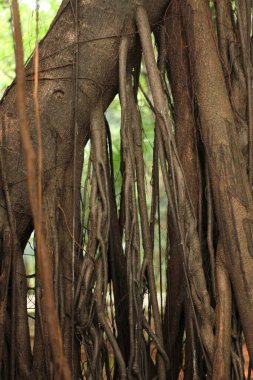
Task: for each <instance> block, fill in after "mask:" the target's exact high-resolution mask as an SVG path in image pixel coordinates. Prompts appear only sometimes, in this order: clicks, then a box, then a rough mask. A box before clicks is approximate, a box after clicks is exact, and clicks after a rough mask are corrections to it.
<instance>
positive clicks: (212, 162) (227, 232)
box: [182, 0, 253, 360]
mask: <svg viewBox="0 0 253 380" xmlns="http://www.w3.org/2000/svg"><path fill="white" fill-rule="evenodd" d="M182 9H183V15H184V25H185V30H186V31H187V35H188V44H189V49H190V55H191V64H192V69H193V73H194V84H195V88H194V90H195V94H196V97H197V102H198V107H199V112H200V121H201V131H202V137H203V142H204V145H205V149H206V153H207V159H208V165H209V168H210V175H211V184H212V191H213V195H214V203H215V213H216V217H217V221H218V226H219V232H220V234H221V239H222V242H223V247H224V255H225V264H226V267H227V269H228V273H229V277H230V279H231V282H232V286H233V290H234V293H235V296H236V302H237V306H238V310H239V314H240V318H241V322H242V326H243V332H244V335H245V338H246V342H247V347H248V350H249V354H250V358H251V360H253V337H252V331H253V319H252V313H253V294H252V289H253V277H252V270H253V257H252V250H253V229H252V226H253V202H252V193H251V187H250V185H249V181H248V178H247V171H246V162H245V160H244V158H243V156H242V154H241V150H240V146H239V143H238V135H237V131H236V127H235V121H234V115H233V113H232V109H231V104H230V102H229V98H228V93H227V89H226V84H225V80H224V76H223V72H222V66H221V62H220V59H219V55H218V51H217V43H216V40H215V32H214V31H213V29H212V27H211V25H212V19H211V14H210V11H209V9H208V3H207V2H205V1H193V0H189V1H184V2H183V3H182Z"/></svg>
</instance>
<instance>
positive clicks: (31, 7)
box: [0, 0, 60, 96]
mask: <svg viewBox="0 0 253 380" xmlns="http://www.w3.org/2000/svg"><path fill="white" fill-rule="evenodd" d="M59 5H60V0H41V1H39V36H38V37H39V39H41V38H43V37H44V35H45V34H46V32H47V30H48V28H49V25H50V24H51V22H52V20H53V18H54V17H55V15H56V12H57V10H58V8H59ZM19 9H20V17H21V25H22V34H23V46H24V55H25V60H27V59H28V58H29V56H30V55H31V53H32V52H33V49H34V45H35V39H36V32H35V30H36V12H35V9H36V1H35V0H20V1H19ZM0 18H1V25H0V38H1V49H0V96H1V95H2V94H3V92H4V90H5V88H6V87H7V86H8V85H10V83H11V82H12V80H13V79H14V77H15V62H14V45H13V36H12V18H11V8H10V4H9V2H8V1H6V0H0Z"/></svg>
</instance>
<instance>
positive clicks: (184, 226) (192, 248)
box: [136, 7, 214, 368]
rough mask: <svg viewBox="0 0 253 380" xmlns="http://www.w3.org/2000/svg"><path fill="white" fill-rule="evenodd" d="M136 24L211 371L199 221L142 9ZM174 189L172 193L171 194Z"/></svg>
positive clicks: (167, 185)
mask: <svg viewBox="0 0 253 380" xmlns="http://www.w3.org/2000/svg"><path fill="white" fill-rule="evenodd" d="M136 23H137V26H138V30H139V33H140V39H141V44H142V49H143V55H144V61H145V64H146V68H147V72H148V79H149V84H150V88H151V92H152V97H153V100H154V108H155V112H156V118H157V123H158V142H159V145H158V150H159V158H160V163H161V168H162V173H163V180H164V184H165V189H166V192H167V196H168V202H169V206H170V209H171V210H170V211H171V213H172V219H173V224H174V226H175V227H176V228H175V230H177V231H178V233H179V236H180V240H181V246H182V255H183V262H184V271H185V278H186V284H187V288H188V292H189V296H190V299H191V300H192V307H193V313H194V315H195V323H196V324H197V326H198V329H199V335H200V338H201V341H202V344H203V350H204V351H203V352H204V354H205V355H206V361H207V365H208V366H209V368H210V364H211V363H212V358H213V342H214V336H213V322H214V321H213V311H212V308H211V306H210V299H209V295H208V292H207V289H206V280H205V276H204V272H203V266H202V257H201V251H200V242H199V238H198V234H197V230H196V221H195V218H194V213H193V210H192V205H191V201H190V198H189V194H188V189H187V185H186V183H185V179H184V174H183V171H182V168H181V164H180V160H179V158H178V154H177V150H176V146H175V142H174V137H173V133H172V126H171V123H170V120H169V116H168V112H167V104H166V101H165V95H164V91H163V88H162V85H161V80H160V75H159V71H158V68H157V65H156V62H155V56H154V52H153V47H152V41H151V32H150V27H149V23H148V18H147V14H146V11H145V10H144V8H143V7H138V8H137V12H136ZM166 160H168V163H169V165H170V169H171V177H172V184H170V183H169V180H168V178H169V175H168V173H167V165H166V163H165V162H166ZM171 188H172V190H170V189H171Z"/></svg>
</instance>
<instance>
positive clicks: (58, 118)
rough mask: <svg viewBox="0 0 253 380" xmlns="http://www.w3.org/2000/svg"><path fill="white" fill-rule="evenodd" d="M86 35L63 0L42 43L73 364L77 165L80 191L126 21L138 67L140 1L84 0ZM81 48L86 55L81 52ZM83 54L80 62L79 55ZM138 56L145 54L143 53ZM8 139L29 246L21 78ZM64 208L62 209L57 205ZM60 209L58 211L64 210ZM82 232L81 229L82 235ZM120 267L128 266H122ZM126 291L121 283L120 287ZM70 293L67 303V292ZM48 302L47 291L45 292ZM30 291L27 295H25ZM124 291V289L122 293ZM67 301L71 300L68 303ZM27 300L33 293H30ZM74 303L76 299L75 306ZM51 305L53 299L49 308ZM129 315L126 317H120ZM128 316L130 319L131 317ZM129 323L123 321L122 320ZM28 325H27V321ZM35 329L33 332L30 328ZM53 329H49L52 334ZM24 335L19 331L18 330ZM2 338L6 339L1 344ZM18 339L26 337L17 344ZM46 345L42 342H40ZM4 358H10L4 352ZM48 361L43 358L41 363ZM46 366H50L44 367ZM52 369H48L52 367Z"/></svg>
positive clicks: (51, 182)
mask: <svg viewBox="0 0 253 380" xmlns="http://www.w3.org/2000/svg"><path fill="white" fill-rule="evenodd" d="M167 2H168V1H167V0H159V1H157V2H156V4H155V5H154V4H153V2H152V1H151V0H150V1H147V2H146V4H145V7H146V9H147V12H148V14H149V17H150V22H151V25H155V24H156V23H157V22H158V20H159V18H160V17H161V15H162V12H163V10H164V7H165V6H166V4H167ZM78 8H79V9H78V13H79V14H78V15H76V16H77V17H78V22H79V27H78V30H79V35H78V45H77V44H76V34H75V31H76V29H75V28H76V25H75V15H74V14H73V9H72V6H71V2H70V1H68V0H66V1H64V2H63V3H62V5H61V7H60V10H59V12H58V15H57V16H56V19H55V21H54V22H53V24H52V26H51V27H50V30H49V32H48V33H47V35H46V37H45V39H44V40H43V41H42V42H41V43H40V63H39V80H40V82H39V83H40V84H39V103H40V119H41V129H42V140H43V195H44V204H43V207H44V211H45V214H47V215H48V218H49V221H48V222H47V226H48V227H50V225H51V226H53V224H54V223H55V220H56V219H57V220H58V224H57V231H54V232H52V229H50V228H49V229H48V231H49V232H48V241H50V242H52V241H54V234H55V233H56V234H57V236H58V240H59V242H60V246H59V247H58V248H57V250H58V252H56V251H55V246H54V245H53V244H52V246H51V251H52V268H54V269H53V270H54V275H55V276H56V273H57V278H55V280H56V281H57V283H59V284H61V285H58V286H59V290H58V291H57V287H56V288H55V289H56V293H57V294H59V298H58V299H57V300H56V303H57V305H59V310H63V311H61V313H62V314H61V318H62V329H63V331H62V334H63V340H64V348H65V352H66V354H67V357H68V360H69V363H70V365H71V363H72V355H73V353H72V348H73V347H72V343H71V312H72V311H71V291H72V285H71V280H70V279H71V255H72V238H71V236H70V233H69V227H70V226H72V217H73V206H72V205H73V181H74V176H73V173H74V170H75V171H76V173H75V179H76V183H75V184H74V186H76V189H77V191H79V190H78V189H79V186H80V177H81V170H82V157H83V146H84V143H85V141H86V139H87V136H88V134H89V115H90V110H91V109H92V107H93V106H94V105H95V104H96V103H97V101H98V99H99V98H100V97H101V98H102V102H103V107H104V109H106V108H107V106H108V104H109V103H110V102H111V100H112V99H113V97H114V95H115V94H116V93H117V91H118V59H117V57H118V50H119V43H120V40H121V36H122V34H124V33H125V30H126V28H125V24H126V23H127V24H129V25H127V33H128V34H129V40H130V62H129V64H130V66H134V65H135V63H136V62H135V60H136V58H135V57H136V54H135V52H136V47H137V46H138V43H137V39H136V35H135V26H134V15H135V8H136V5H135V2H134V1H128V2H125V1H118V0H117V1H116V0H111V1H109V2H104V1H102V0H96V1H93V2H92V4H91V3H90V2H87V1H80V2H79V3H78ZM77 51H78V54H77ZM77 56H78V62H76V61H75V60H76V57H77ZM137 56H138V55H137ZM77 65H78V94H77V96H78V103H77V104H78V114H77V116H76V118H77V124H78V143H77V155H76V157H77V159H76V162H77V163H78V164H77V166H76V167H75V168H74V157H73V153H74V151H73V144H74V117H75V96H76V94H75V90H74V84H73V83H74V82H75V73H76V66H77ZM33 75H34V67H33V60H30V61H29V63H28V64H27V66H26V99H25V100H26V107H27V112H28V115H29V123H30V128H31V134H32V139H33V143H34V147H35V148H36V147H37V143H36V141H37V136H36V132H35V127H34V125H35V116H34V100H33V83H34V81H33ZM0 114H1V141H5V143H4V146H3V154H4V159H5V163H6V164H5V171H6V175H7V182H8V187H9V193H10V197H11V205H12V211H13V213H14V217H15V221H16V232H17V236H18V239H19V240H20V241H21V242H22V246H24V244H25V240H26V239H27V231H28V230H29V229H30V221H31V211H30V205H29V201H28V196H27V186H26V175H25V174H26V173H25V170H26V169H25V166H24V160H23V156H22V149H21V144H20V135H19V121H18V117H17V110H16V87H15V82H14V83H13V84H12V85H11V87H10V88H9V89H8V90H7V91H6V93H5V95H4V97H3V99H2V101H1V104H0ZM1 206H2V207H1V208H0V222H1V226H2V229H3V226H4V224H5V223H6V222H7V221H8V215H7V211H6V206H5V198H4V195H3V193H1ZM58 206H60V209H61V210H62V212H61V211H59V209H58V211H56V210H57V207H58ZM56 214H57V215H58V216H56ZM75 215H76V218H77V220H76V226H77V229H78V226H79V218H78V215H79V213H78V207H77V208H76V210H75ZM76 236H78V235H77V233H76ZM56 255H58V259H59V258H60V260H61V264H60V266H59V270H58V268H57V270H56V267H55V266H54V265H53V262H54V260H55V256H56ZM117 269H118V270H119V271H120V270H121V268H120V267H119V268H117ZM119 291H120V289H119ZM60 294H64V298H65V301H64V302H63V298H62V297H60ZM41 295H42V296H41V297H42V299H41V302H42V305H43V291H42V293H41ZM24 297H25V295H23V298H24ZM120 297H121V295H120ZM66 300H67V303H66ZM23 301H24V302H25V299H23ZM69 302H70V304H69ZM43 307H44V308H45V309H46V305H44V306H43ZM116 320H119V321H120V320H121V321H122V318H121V317H120V318H118V319H117V318H116ZM124 322H125V321H124ZM118 328H119V329H120V328H121V329H122V328H124V327H123V326H121V327H120V326H118ZM26 329H27V327H26ZM27 333H28V332H27ZM35 334H36V337H38V339H44V338H45V336H44V338H43V336H42V335H41V325H40V323H36V332H35ZM45 334H46V332H45ZM17 338H18V336H17ZM1 344H2V343H1V342H0V345H1ZM17 344H18V342H17ZM39 346H40V344H39ZM34 355H35V356H34V359H33V361H34V367H33V368H34V371H35V372H34V378H43V371H42V367H44V363H46V362H47V361H46V357H44V355H43V352H42V351H41V350H37V349H36V350H35V352H34ZM0 360H2V359H1V358H0ZM39 363H41V364H39ZM23 365H24V366H26V367H27V368H31V362H30V358H29V355H27V356H26V358H25V360H24V363H23ZM41 365H42V367H41ZM45 373H46V370H45Z"/></svg>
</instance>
